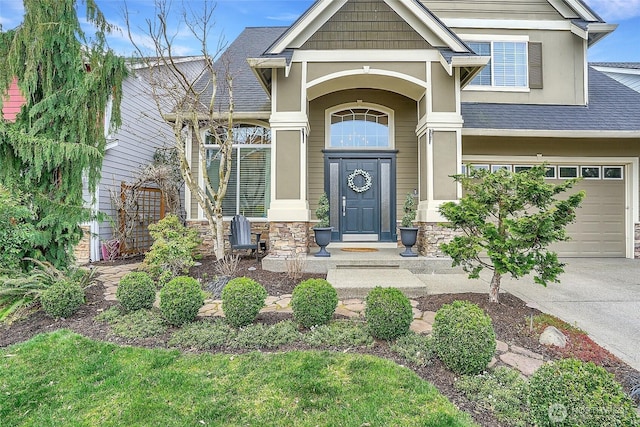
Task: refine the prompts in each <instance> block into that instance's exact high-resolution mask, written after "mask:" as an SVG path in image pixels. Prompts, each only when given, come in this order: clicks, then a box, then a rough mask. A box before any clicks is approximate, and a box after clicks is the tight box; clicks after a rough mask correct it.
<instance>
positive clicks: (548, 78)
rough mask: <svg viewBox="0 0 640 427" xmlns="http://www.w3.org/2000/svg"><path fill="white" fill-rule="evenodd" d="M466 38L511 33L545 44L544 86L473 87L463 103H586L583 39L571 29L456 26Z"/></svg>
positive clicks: (506, 37) (504, 37) (505, 36)
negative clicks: (524, 89) (521, 88)
mask: <svg viewBox="0 0 640 427" xmlns="http://www.w3.org/2000/svg"><path fill="white" fill-rule="evenodd" d="M454 31H456V32H457V33H459V34H463V35H464V36H470V37H463V38H464V39H465V41H469V40H471V39H473V35H477V34H479V35H490V36H492V37H491V38H492V41H501V40H509V37H510V36H528V37H529V41H530V42H540V43H542V66H543V69H542V75H543V78H544V80H543V88H542V89H531V90H530V91H528V92H514V91H499V90H491V89H488V90H473V88H472V87H467V88H465V89H464V90H463V91H462V102H498V103H517V104H563V105H583V104H584V103H585V97H584V80H585V66H584V64H585V60H586V58H585V52H584V46H583V40H582V39H580V38H579V37H578V36H576V35H574V34H573V33H571V32H569V31H525V30H477V29H469V28H463V29H460V28H455V29H454Z"/></svg>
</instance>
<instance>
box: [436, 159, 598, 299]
mask: <svg viewBox="0 0 640 427" xmlns="http://www.w3.org/2000/svg"><path fill="white" fill-rule="evenodd" d="M545 171H546V167H545V166H544V165H540V166H535V167H532V168H531V169H529V170H526V171H522V172H515V173H514V172H510V171H507V170H499V171H496V172H490V171H488V170H483V169H472V170H471V172H470V174H469V176H464V175H454V176H453V179H454V180H455V181H456V182H459V183H460V184H461V185H462V188H463V190H464V191H465V193H466V194H465V196H464V197H462V199H461V200H460V201H459V203H455V202H448V203H444V204H443V205H442V206H441V207H440V213H441V214H442V215H443V216H444V217H445V218H446V219H447V220H448V221H449V223H448V224H447V226H448V227H450V228H453V229H455V230H457V231H460V232H461V234H460V235H459V236H456V237H455V238H454V239H453V240H452V241H451V242H450V243H445V244H442V245H440V248H441V249H442V251H443V252H444V253H445V254H447V255H449V256H450V257H451V258H453V265H454V266H458V265H461V266H462V268H463V269H464V271H466V272H468V273H469V278H474V279H477V278H478V277H479V274H480V271H482V270H483V269H484V268H487V269H489V270H491V271H493V277H492V278H491V285H490V290H489V301H491V302H496V303H497V302H498V295H499V291H500V280H501V278H502V276H503V275H504V274H510V275H511V276H512V277H514V278H519V277H522V276H524V275H526V274H529V273H530V272H531V271H535V276H534V280H535V282H536V283H539V284H541V285H543V286H546V285H547V283H549V282H559V280H558V276H559V275H560V274H561V273H563V272H564V269H563V266H564V264H562V263H561V262H560V261H559V260H558V255H557V254H556V253H555V252H553V251H550V250H548V247H549V245H550V244H551V243H553V242H557V241H563V240H568V237H567V234H566V230H565V228H566V226H567V224H569V223H571V222H573V221H574V220H575V217H576V214H575V210H576V209H577V208H578V207H580V203H581V202H582V199H583V198H584V196H585V193H584V191H579V192H577V193H575V194H572V195H570V196H568V197H567V198H566V199H564V200H561V199H559V198H558V196H559V195H560V194H561V193H564V192H565V191H567V190H568V189H570V188H572V187H573V185H574V184H575V183H576V182H577V179H571V180H567V181H564V182H563V183H562V184H557V185H556V184H551V183H548V182H546V181H545Z"/></svg>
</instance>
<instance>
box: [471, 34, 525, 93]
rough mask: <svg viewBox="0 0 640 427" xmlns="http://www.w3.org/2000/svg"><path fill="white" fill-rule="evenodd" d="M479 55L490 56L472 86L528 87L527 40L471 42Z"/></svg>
mask: <svg viewBox="0 0 640 427" xmlns="http://www.w3.org/2000/svg"><path fill="white" fill-rule="evenodd" d="M468 45H469V47H470V48H471V49H473V50H474V51H475V52H476V53H477V54H478V55H482V56H490V57H491V60H490V61H489V63H488V64H487V66H486V67H485V68H484V69H483V70H482V71H481V72H480V74H478V75H477V76H476V77H475V78H474V79H473V80H472V81H471V83H470V86H481V87H500V88H527V87H528V83H529V76H528V59H527V42H469V43H468Z"/></svg>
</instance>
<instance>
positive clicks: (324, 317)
mask: <svg viewBox="0 0 640 427" xmlns="http://www.w3.org/2000/svg"><path fill="white" fill-rule="evenodd" d="M337 306H338V293H337V292H336V290H335V289H334V288H333V286H331V284H330V283H329V282H327V281H326V280H324V279H309V280H305V281H302V282H300V283H298V285H297V286H296V287H295V288H294V289H293V293H292V294H291V309H292V310H293V319H294V320H295V321H296V322H298V324H299V325H300V326H302V327H305V328H310V327H312V326H319V325H326V324H327V323H328V322H329V320H331V318H332V317H333V313H334V312H335V311H336V307H337Z"/></svg>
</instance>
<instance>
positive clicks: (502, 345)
mask: <svg viewBox="0 0 640 427" xmlns="http://www.w3.org/2000/svg"><path fill="white" fill-rule="evenodd" d="M496 351H497V352H498V353H506V352H507V351H509V345H508V344H507V343H506V342H503V341H500V340H496Z"/></svg>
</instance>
